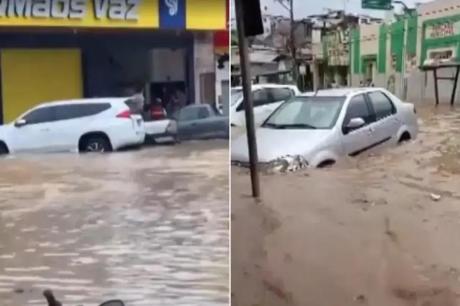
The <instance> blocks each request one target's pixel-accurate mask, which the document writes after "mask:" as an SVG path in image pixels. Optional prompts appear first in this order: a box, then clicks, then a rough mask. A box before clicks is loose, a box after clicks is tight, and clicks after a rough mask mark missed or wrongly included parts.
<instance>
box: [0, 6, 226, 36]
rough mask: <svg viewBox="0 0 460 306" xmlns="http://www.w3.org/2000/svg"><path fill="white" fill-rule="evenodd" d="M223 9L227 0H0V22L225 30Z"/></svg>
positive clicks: (224, 11) (0, 23)
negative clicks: (172, 26)
mask: <svg viewBox="0 0 460 306" xmlns="http://www.w3.org/2000/svg"><path fill="white" fill-rule="evenodd" d="M160 10H161V12H160ZM226 12H227V8H226V0H0V26H10V27H73V28H140V29H156V28H163V27H165V28H170V26H171V25H174V27H176V28H181V29H189V30H225V29H226V23H227V18H226ZM162 20H163V22H162Z"/></svg>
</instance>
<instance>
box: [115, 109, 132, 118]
mask: <svg viewBox="0 0 460 306" xmlns="http://www.w3.org/2000/svg"><path fill="white" fill-rule="evenodd" d="M117 118H123V119H131V111H130V110H129V109H128V110H125V111H122V112H121V113H119V114H118V115H117Z"/></svg>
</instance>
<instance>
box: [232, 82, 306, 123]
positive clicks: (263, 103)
mask: <svg viewBox="0 0 460 306" xmlns="http://www.w3.org/2000/svg"><path fill="white" fill-rule="evenodd" d="M299 94H300V91H299V89H298V88H297V86H294V85H280V84H256V85H252V97H253V98H252V99H253V101H252V102H253V104H254V121H255V124H256V126H260V125H261V124H262V123H263V122H264V121H265V120H266V119H267V118H268V117H269V116H270V115H271V114H272V113H273V111H274V110H275V109H277V108H278V106H280V105H281V104H282V103H283V102H285V101H287V100H289V99H291V98H293V97H295V96H297V95H299ZM243 100H244V99H243V88H242V87H233V88H232V90H231V104H230V117H231V125H232V126H245V125H246V120H245V114H244V101H243Z"/></svg>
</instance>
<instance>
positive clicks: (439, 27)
mask: <svg viewBox="0 0 460 306" xmlns="http://www.w3.org/2000/svg"><path fill="white" fill-rule="evenodd" d="M459 34H460V21H457V22H444V23H440V24H436V25H433V26H429V27H427V28H426V35H425V37H426V38H428V39H436V38H445V37H450V36H454V35H459Z"/></svg>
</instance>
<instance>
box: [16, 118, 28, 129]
mask: <svg viewBox="0 0 460 306" xmlns="http://www.w3.org/2000/svg"><path fill="white" fill-rule="evenodd" d="M26 124H27V121H26V119H18V120H16V122H15V123H14V126H15V127H17V128H20V127H22V126H24V125H26Z"/></svg>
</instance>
